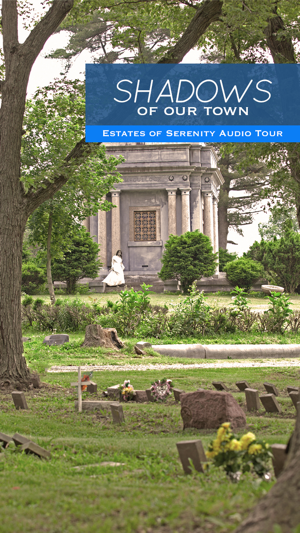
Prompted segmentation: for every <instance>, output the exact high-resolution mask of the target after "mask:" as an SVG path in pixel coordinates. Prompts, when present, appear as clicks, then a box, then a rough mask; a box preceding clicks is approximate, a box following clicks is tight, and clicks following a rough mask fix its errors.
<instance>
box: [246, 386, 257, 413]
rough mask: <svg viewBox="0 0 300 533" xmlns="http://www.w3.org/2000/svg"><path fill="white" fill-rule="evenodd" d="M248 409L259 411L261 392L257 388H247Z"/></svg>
mask: <svg viewBox="0 0 300 533" xmlns="http://www.w3.org/2000/svg"><path fill="white" fill-rule="evenodd" d="M245 395H246V405H247V411H259V409H260V403H259V393H258V390H256V389H245Z"/></svg>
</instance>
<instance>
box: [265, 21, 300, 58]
mask: <svg viewBox="0 0 300 533" xmlns="http://www.w3.org/2000/svg"><path fill="white" fill-rule="evenodd" d="M284 30H285V27H284V23H283V20H282V18H281V17H280V16H279V15H277V14H276V15H275V16H274V17H272V18H270V19H269V23H268V26H267V27H266V28H265V30H264V34H265V36H266V38H267V45H268V47H269V49H270V52H271V54H272V57H273V61H274V63H296V58H295V50H294V46H293V41H292V39H291V38H290V37H288V36H285V35H284V34H283V35H282V36H279V37H278V33H279V34H280V32H284Z"/></svg>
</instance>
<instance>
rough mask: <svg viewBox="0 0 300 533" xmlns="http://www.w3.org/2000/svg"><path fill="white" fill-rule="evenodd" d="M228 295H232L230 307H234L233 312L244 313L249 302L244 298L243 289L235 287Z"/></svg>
mask: <svg viewBox="0 0 300 533" xmlns="http://www.w3.org/2000/svg"><path fill="white" fill-rule="evenodd" d="M230 294H232V299H233V301H232V302H231V305H233V306H234V310H236V311H237V312H238V313H241V312H243V311H245V309H247V308H248V307H249V305H248V304H249V300H248V299H247V297H246V291H245V290H244V289H241V288H240V287H235V289H234V290H233V291H231V293H230Z"/></svg>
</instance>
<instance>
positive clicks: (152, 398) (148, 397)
mask: <svg viewBox="0 0 300 533" xmlns="http://www.w3.org/2000/svg"><path fill="white" fill-rule="evenodd" d="M145 392H146V394H147V400H148V402H155V400H154V397H153V396H152V394H151V389H146V391H145Z"/></svg>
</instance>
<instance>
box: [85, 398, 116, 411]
mask: <svg viewBox="0 0 300 533" xmlns="http://www.w3.org/2000/svg"><path fill="white" fill-rule="evenodd" d="M111 403H112V402H108V401H101V400H100V401H99V400H97V401H90V400H83V401H82V404H81V405H82V410H83V411H95V410H98V411H110V406H111ZM116 403H117V402H116ZM75 409H76V411H78V400H76V401H75Z"/></svg>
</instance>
